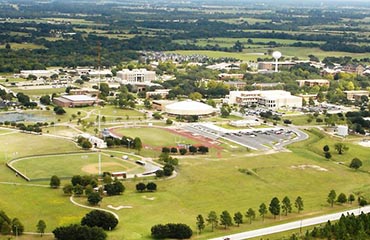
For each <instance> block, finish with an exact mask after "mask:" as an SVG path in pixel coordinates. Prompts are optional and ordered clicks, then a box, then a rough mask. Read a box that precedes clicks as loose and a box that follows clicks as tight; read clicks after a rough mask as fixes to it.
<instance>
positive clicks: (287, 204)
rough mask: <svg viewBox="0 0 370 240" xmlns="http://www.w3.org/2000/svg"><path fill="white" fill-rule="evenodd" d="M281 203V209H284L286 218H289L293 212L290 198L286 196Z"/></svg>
mask: <svg viewBox="0 0 370 240" xmlns="http://www.w3.org/2000/svg"><path fill="white" fill-rule="evenodd" d="M281 203H282V204H283V205H282V206H281V208H282V209H283V212H285V216H287V215H288V213H291V212H292V204H291V203H290V199H289V198H288V196H285V197H284V199H283V201H281Z"/></svg>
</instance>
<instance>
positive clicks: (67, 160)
mask: <svg viewBox="0 0 370 240" xmlns="http://www.w3.org/2000/svg"><path fill="white" fill-rule="evenodd" d="M98 162H99V155H98V154H97V153H79V154H63V155H49V156H38V157H30V158H23V159H20V160H19V161H16V162H14V163H12V166H13V167H15V168H16V169H17V170H19V171H20V172H22V173H24V174H25V175H27V176H28V177H29V178H31V179H38V178H46V179H47V178H50V177H51V176H52V175H56V176H58V177H72V176H73V175H90V174H98V173H99V171H98V170H99V165H98ZM136 168H138V166H137V165H135V164H134V163H131V162H128V161H125V160H123V159H120V158H117V157H110V156H109V155H106V154H102V155H101V171H102V172H120V171H128V170H133V169H136Z"/></svg>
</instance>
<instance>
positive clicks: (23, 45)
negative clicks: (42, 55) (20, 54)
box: [0, 42, 45, 50]
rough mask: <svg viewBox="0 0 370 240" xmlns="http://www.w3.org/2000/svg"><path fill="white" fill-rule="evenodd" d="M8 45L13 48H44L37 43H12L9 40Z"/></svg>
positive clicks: (2, 46)
mask: <svg viewBox="0 0 370 240" xmlns="http://www.w3.org/2000/svg"><path fill="white" fill-rule="evenodd" d="M9 44H10V47H11V48H12V49H15V50H20V49H29V50H32V49H44V48H45V47H44V46H42V45H37V44H34V43H14V42H10V43H9ZM5 46H6V44H3V45H0V48H5Z"/></svg>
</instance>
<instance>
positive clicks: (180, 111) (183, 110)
mask: <svg viewBox="0 0 370 240" xmlns="http://www.w3.org/2000/svg"><path fill="white" fill-rule="evenodd" d="M164 111H165V112H166V113H167V114H169V115H176V116H206V115H212V114H214V113H215V112H216V109H215V108H213V107H212V106H209V105H207V104H204V103H201V102H196V101H192V100H185V101H181V102H176V103H172V104H169V105H167V106H165V109H164Z"/></svg>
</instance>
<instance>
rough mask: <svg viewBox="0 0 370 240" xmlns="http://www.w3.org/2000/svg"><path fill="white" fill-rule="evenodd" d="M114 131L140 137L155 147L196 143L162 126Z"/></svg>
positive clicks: (146, 143) (145, 143) (145, 142)
mask: <svg viewBox="0 0 370 240" xmlns="http://www.w3.org/2000/svg"><path fill="white" fill-rule="evenodd" d="M113 132H114V133H117V134H120V135H123V136H127V137H132V138H135V137H139V138H140V139H141V142H142V143H143V144H144V145H149V146H154V147H171V146H176V144H177V143H186V144H196V143H197V142H196V141H195V140H193V139H189V138H186V137H183V136H181V135H178V134H175V133H172V132H169V131H167V130H165V129H162V128H155V127H141V128H115V129H114V130H113Z"/></svg>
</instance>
